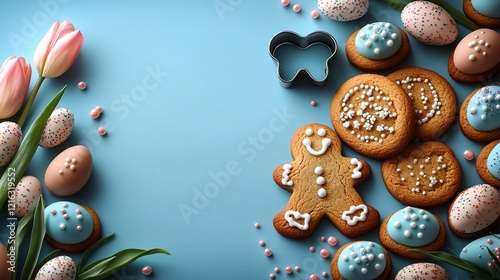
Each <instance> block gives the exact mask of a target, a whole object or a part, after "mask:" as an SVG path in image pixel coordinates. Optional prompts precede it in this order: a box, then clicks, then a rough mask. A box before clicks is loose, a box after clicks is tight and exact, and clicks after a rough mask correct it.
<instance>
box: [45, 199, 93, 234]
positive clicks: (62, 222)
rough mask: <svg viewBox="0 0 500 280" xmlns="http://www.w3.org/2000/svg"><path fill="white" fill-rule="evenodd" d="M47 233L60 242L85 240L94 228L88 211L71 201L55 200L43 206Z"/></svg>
mask: <svg viewBox="0 0 500 280" xmlns="http://www.w3.org/2000/svg"><path fill="white" fill-rule="evenodd" d="M44 215H45V224H46V226H47V235H48V236H50V237H51V238H52V239H54V241H56V242H58V243H61V244H77V243H81V242H83V241H85V240H87V239H88V238H89V237H90V235H91V234H92V232H93V230H94V223H93V220H92V216H91V215H90V213H89V212H88V211H87V210H86V209H85V208H83V207H81V206H80V205H78V204H75V203H72V202H65V201H63V202H55V203H53V204H51V205H49V206H47V207H46V208H45V213H44Z"/></svg>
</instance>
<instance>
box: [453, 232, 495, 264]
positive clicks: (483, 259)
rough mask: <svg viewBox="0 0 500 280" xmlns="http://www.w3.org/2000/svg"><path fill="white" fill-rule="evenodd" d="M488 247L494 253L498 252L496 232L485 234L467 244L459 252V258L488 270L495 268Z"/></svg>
mask: <svg viewBox="0 0 500 280" xmlns="http://www.w3.org/2000/svg"><path fill="white" fill-rule="evenodd" d="M488 249H489V250H490V251H491V252H493V253H494V254H498V253H499V252H500V238H499V237H498V234H490V235H486V236H483V237H480V238H478V239H476V240H474V241H472V242H471V243H469V244H467V245H466V246H465V247H464V248H463V249H462V251H461V252H460V258H461V259H463V260H466V261H469V262H471V263H473V264H475V265H477V266H479V267H481V268H483V269H485V270H486V271H489V270H491V269H495V263H494V261H493V259H492V258H491V255H490V254H489V252H488Z"/></svg>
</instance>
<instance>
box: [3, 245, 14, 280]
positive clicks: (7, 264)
mask: <svg viewBox="0 0 500 280" xmlns="http://www.w3.org/2000/svg"><path fill="white" fill-rule="evenodd" d="M7 254H8V252H7V248H5V246H4V245H3V244H2V243H0V279H10V277H11V275H12V271H11V270H12V269H14V262H11V261H10V257H9V256H8V255H7Z"/></svg>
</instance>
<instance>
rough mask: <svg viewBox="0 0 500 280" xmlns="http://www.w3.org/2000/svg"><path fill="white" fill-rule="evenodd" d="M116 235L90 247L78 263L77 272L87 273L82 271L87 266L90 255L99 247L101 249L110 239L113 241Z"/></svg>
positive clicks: (102, 239)
mask: <svg viewBox="0 0 500 280" xmlns="http://www.w3.org/2000/svg"><path fill="white" fill-rule="evenodd" d="M114 235H115V234H114V233H112V234H110V235H108V236H106V237H104V238H101V239H99V240H98V241H97V242H96V243H94V244H92V245H91V246H90V247H88V248H87V250H85V251H84V252H83V254H82V257H81V258H80V262H79V263H78V267H77V271H80V272H85V270H83V269H82V267H83V265H85V262H86V261H87V259H88V258H89V257H90V255H91V254H92V253H93V252H94V251H95V250H96V249H97V248H99V247H101V245H102V244H104V243H105V242H107V241H108V240H109V239H111V238H112V237H113V236H114Z"/></svg>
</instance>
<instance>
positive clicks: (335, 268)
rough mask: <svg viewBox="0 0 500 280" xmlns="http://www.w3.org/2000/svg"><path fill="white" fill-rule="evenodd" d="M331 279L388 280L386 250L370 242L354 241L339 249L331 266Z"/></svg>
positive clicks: (388, 264) (388, 265)
mask: <svg viewBox="0 0 500 280" xmlns="http://www.w3.org/2000/svg"><path fill="white" fill-rule="evenodd" d="M330 268H331V274H332V278H333V279H380V280H381V279H388V277H389V274H390V272H391V268H392V262H391V257H390V255H389V253H388V252H387V250H386V249H385V248H384V247H382V246H381V245H379V244H378V243H375V242H372V241H354V242H349V243H347V244H345V245H343V246H342V247H340V248H339V249H338V250H337V252H336V253H335V255H334V257H333V259H332V262H331V265H330Z"/></svg>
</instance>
